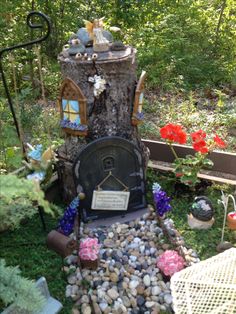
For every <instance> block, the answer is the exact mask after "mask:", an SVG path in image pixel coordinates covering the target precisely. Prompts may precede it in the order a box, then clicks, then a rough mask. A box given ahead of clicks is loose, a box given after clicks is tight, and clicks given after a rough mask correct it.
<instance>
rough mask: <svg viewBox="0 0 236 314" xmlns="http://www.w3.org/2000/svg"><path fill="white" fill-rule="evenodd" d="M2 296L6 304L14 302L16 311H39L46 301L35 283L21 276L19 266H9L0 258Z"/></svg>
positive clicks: (0, 296)
mask: <svg viewBox="0 0 236 314" xmlns="http://www.w3.org/2000/svg"><path fill="white" fill-rule="evenodd" d="M0 298H1V299H2V300H3V302H4V304H5V305H8V304H9V303H13V302H14V306H15V308H14V313H35V312H38V311H39V310H40V309H41V308H42V306H43V305H44V302H45V298H44V297H43V296H42V294H41V293H40V291H39V290H38V288H36V286H35V283H34V282H33V281H31V280H28V279H26V278H23V277H21V276H20V270H19V268H18V267H10V266H8V267H7V266H6V264H5V261H4V260H2V259H1V260H0ZM21 310H24V312H22V311H21Z"/></svg>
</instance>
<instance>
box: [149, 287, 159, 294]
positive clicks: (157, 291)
mask: <svg viewBox="0 0 236 314" xmlns="http://www.w3.org/2000/svg"><path fill="white" fill-rule="evenodd" d="M151 293H152V295H159V294H160V293H161V288H160V287H158V286H155V287H152V292H151Z"/></svg>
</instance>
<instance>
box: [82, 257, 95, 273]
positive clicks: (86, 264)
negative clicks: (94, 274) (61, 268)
mask: <svg viewBox="0 0 236 314" xmlns="http://www.w3.org/2000/svg"><path fill="white" fill-rule="evenodd" d="M80 263H81V267H82V268H87V269H92V270H96V269H97V268H98V264H99V260H98V259H96V260H95V261H91V260H82V259H80Z"/></svg>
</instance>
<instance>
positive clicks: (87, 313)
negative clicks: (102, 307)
mask: <svg viewBox="0 0 236 314" xmlns="http://www.w3.org/2000/svg"><path fill="white" fill-rule="evenodd" d="M91 313H92V310H91V307H90V306H89V305H86V306H85V307H84V308H83V307H82V314H91Z"/></svg>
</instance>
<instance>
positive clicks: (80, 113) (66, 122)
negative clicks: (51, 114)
mask: <svg viewBox="0 0 236 314" xmlns="http://www.w3.org/2000/svg"><path fill="white" fill-rule="evenodd" d="M59 107H60V113H61V122H60V125H61V127H62V129H63V131H65V132H66V133H68V134H72V135H82V136H85V135H87V129H88V126H87V114H86V98H85V97H84V95H83V93H82V91H81V89H80V88H79V86H78V85H77V84H76V83H75V82H74V81H73V80H71V79H69V78H66V79H65V80H64V81H63V82H62V85H61V90H60V96H59Z"/></svg>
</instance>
